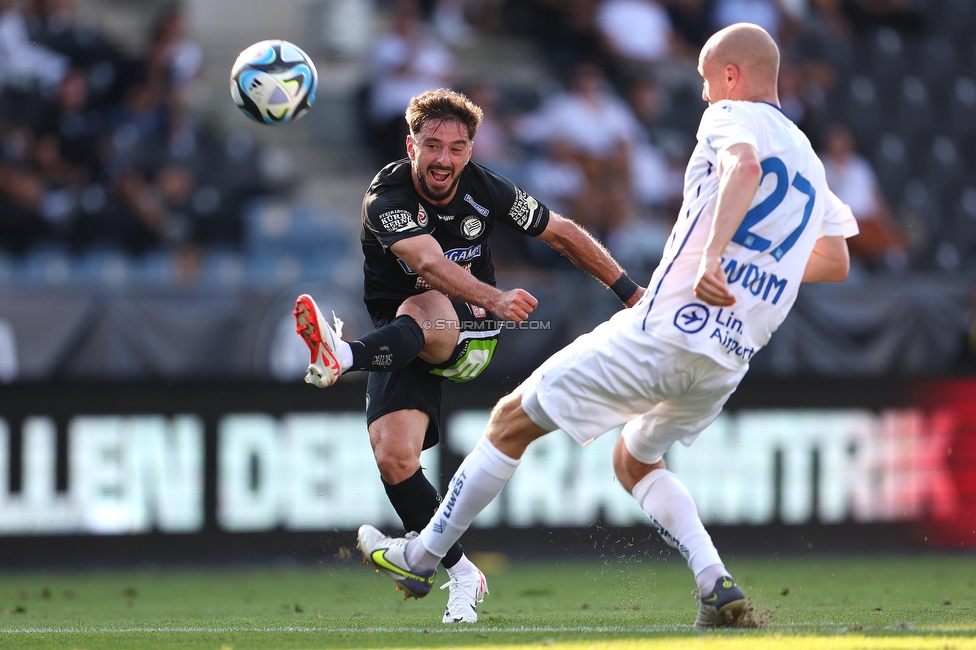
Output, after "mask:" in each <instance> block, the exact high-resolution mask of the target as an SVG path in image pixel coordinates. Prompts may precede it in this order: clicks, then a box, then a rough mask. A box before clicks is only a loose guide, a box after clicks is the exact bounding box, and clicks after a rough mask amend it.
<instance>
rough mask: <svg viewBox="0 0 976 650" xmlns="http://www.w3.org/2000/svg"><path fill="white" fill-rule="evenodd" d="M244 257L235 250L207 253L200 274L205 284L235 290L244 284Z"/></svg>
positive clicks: (218, 250) (214, 250)
mask: <svg viewBox="0 0 976 650" xmlns="http://www.w3.org/2000/svg"><path fill="white" fill-rule="evenodd" d="M244 276H245V273H244V257H243V256H242V255H241V254H240V253H239V252H237V251H235V250H230V249H221V248H216V249H212V250H210V251H207V253H206V256H205V257H204V260H203V267H202V269H201V272H200V281H201V282H202V283H204V284H207V285H211V286H217V287H223V288H234V287H240V286H241V285H243V284H244Z"/></svg>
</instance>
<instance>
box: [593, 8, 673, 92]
mask: <svg viewBox="0 0 976 650" xmlns="http://www.w3.org/2000/svg"><path fill="white" fill-rule="evenodd" d="M596 28H597V31H598V32H599V35H600V40H601V41H602V43H603V46H604V49H605V50H606V52H607V53H608V54H609V57H608V58H609V63H610V68H611V70H613V72H614V77H616V79H615V81H617V82H618V83H619V82H622V81H623V79H625V78H627V77H629V76H630V75H632V74H633V73H634V72H636V71H643V70H646V69H647V67H648V66H653V65H655V64H657V63H659V62H661V61H665V60H667V59H668V58H670V57H671V55H672V52H673V46H672V40H673V30H672V28H671V18H670V17H669V16H668V12H667V11H665V9H664V7H662V6H661V5H660V4H659V3H658V2H656V1H655V0H602V2H600V5H599V6H598V7H597V10H596Z"/></svg>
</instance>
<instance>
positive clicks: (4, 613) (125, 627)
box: [0, 554, 976, 650]
mask: <svg viewBox="0 0 976 650" xmlns="http://www.w3.org/2000/svg"><path fill="white" fill-rule="evenodd" d="M481 559H482V561H483V562H484V564H485V568H486V571H487V573H488V580H489V588H490V589H491V595H490V596H488V597H487V599H486V600H485V602H484V603H483V605H482V606H481V620H480V621H479V623H478V624H477V625H475V626H462V627H455V626H442V625H441V623H440V617H441V614H442V612H443V607H444V603H445V602H446V592H440V591H434V592H432V593H431V595H430V596H428V597H427V598H425V599H423V600H420V601H414V600H410V601H406V602H405V601H404V600H403V598H402V596H400V595H399V594H396V593H395V592H394V590H393V589H394V588H393V584H392V582H390V581H389V580H388V579H387V578H385V577H382V576H381V575H377V574H375V573H373V572H372V571H371V570H369V569H367V568H366V567H364V566H363V565H362V564H361V563H360V562H359V561H358V560H356V559H353V560H350V561H348V562H341V561H338V560H336V561H335V562H330V563H325V564H321V565H312V566H302V567H296V566H288V567H277V568H269V567H262V568H255V567H248V568H240V567H237V568H199V569H193V568H178V569H177V568H154V569H146V570H139V571H128V570H127V571H112V570H101V571H65V572H57V573H54V572H6V573H0V647H2V648H89V649H93V648H208V649H212V650H218V649H220V648H233V649H235V650H243V649H245V648H364V647H423V648H430V647H459V646H480V647H490V646H502V645H514V644H519V645H524V646H525V647H540V646H557V647H566V648H568V647H580V648H589V647H598V648H599V647H603V648H614V649H623V648H634V647H662V648H663V647H667V648H689V649H690V648H717V647H719V646H720V645H721V647H722V648H725V649H728V648H739V647H742V648H754V647H758V648H784V647H802V648H806V647H839V648H938V649H940V650H944V649H945V648H953V649H961V648H976V556H970V555H964V554H945V555H912V556H905V555H902V556H880V557H808V558H804V559H785V558H744V559H730V561H729V568H730V570H731V571H732V572H733V573H734V575H735V576H736V578H737V580H738V581H739V582H740V584H742V585H743V587H745V588H746V590H747V592H748V594H749V596H750V597H751V598H752V600H753V601H754V603H755V606H756V609H757V611H758V612H759V613H760V615H762V616H764V617H765V618H767V619H768V621H769V622H768V625H767V627H766V628H765V629H763V630H736V631H733V632H731V633H730V632H728V631H722V632H708V633H700V632H695V631H694V630H693V629H692V628H691V624H692V623H693V621H694V617H695V601H694V599H693V598H692V596H691V595H690V592H691V590H692V588H693V587H694V581H693V580H692V579H691V574H690V572H688V570H687V568H686V567H685V565H684V562H683V561H681V560H680V559H675V558H672V559H668V560H662V559H643V560H636V559H630V560H605V561H600V560H572V561H567V560H560V559H552V560H548V561H533V562H513V563H506V562H504V561H501V560H500V559H499V558H492V557H485V558H481ZM440 582H442V580H441V579H440V577H439V579H438V583H440Z"/></svg>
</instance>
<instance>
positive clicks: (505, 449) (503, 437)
mask: <svg viewBox="0 0 976 650" xmlns="http://www.w3.org/2000/svg"><path fill="white" fill-rule="evenodd" d="M486 433H487V435H488V439H489V440H491V442H492V444H493V445H495V447H497V448H498V449H499V450H500V451H502V453H504V454H506V455H507V456H509V457H511V458H521V456H522V453H523V452H524V451H525V448H526V447H528V446H529V444H530V443H531V442H532V441H533V440H535V439H536V438H540V437H542V436H543V435H545V434H546V433H547V431H545V430H544V429H542V428H541V427H539V426H538V425H537V424H535V422H533V421H532V420H531V418H529V416H528V415H527V414H526V413H525V411H523V410H522V393H521V391H519V390H516V391H515V392H514V393H511V394H509V395H506V396H505V397H503V398H501V399H500V400H499V401H498V404H496V405H495V408H494V409H492V411H491V418H490V419H489V420H488V429H487V431H486Z"/></svg>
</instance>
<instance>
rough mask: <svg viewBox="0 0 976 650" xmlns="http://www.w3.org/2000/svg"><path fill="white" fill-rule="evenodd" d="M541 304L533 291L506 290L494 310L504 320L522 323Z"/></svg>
mask: <svg viewBox="0 0 976 650" xmlns="http://www.w3.org/2000/svg"><path fill="white" fill-rule="evenodd" d="M538 306H539V301H538V300H536V299H535V297H533V295H532V294H531V293H529V292H528V291H525V290H523V289H512V290H511V291H505V292H503V293H502V295H501V296H500V297H499V299H498V303H497V304H496V305H495V306H494V307H493V308H492V311H493V312H495V314H497V315H498V317H499V318H501V319H502V320H512V321H515V322H516V323H521V322H522V321H524V320H525V319H526V318H528V317H529V314H531V313H532V310H533V309H535V308H536V307H538Z"/></svg>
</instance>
